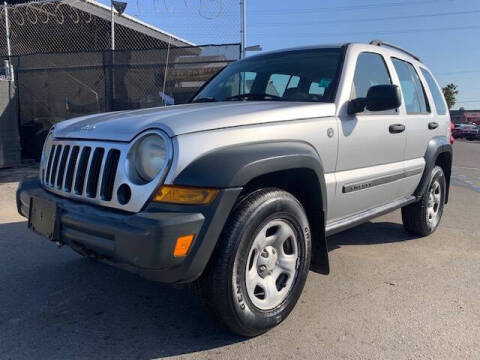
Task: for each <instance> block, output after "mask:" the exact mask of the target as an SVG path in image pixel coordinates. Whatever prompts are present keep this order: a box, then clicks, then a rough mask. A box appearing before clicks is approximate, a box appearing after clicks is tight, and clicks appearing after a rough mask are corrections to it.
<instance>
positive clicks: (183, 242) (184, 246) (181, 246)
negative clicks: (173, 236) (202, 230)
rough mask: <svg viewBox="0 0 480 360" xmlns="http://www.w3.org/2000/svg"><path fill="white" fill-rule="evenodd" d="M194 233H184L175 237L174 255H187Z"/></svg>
mask: <svg viewBox="0 0 480 360" xmlns="http://www.w3.org/2000/svg"><path fill="white" fill-rule="evenodd" d="M193 238H194V235H193V234H191V235H186V236H180V237H179V238H178V239H177V243H176V244H175V250H173V256H174V257H183V256H187V254H188V250H190V246H191V245H192V242H193Z"/></svg>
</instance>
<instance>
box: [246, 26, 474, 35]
mask: <svg viewBox="0 0 480 360" xmlns="http://www.w3.org/2000/svg"><path fill="white" fill-rule="evenodd" d="M472 29H480V25H469V26H457V27H443V28H442V27H439V28H424V29H403V30H396V31H390V30H377V31H350V32H343V33H339V32H335V33H312V32H308V33H298V32H296V33H295V36H301V37H302V38H305V37H313V38H318V37H329V36H344V35H345V36H347V35H369V34H376V35H391V34H393V35H396V34H409V33H422V32H432V31H459V30H472ZM286 30H288V29H286ZM254 34H255V35H261V36H268V35H271V36H275V37H277V36H280V35H282V34H278V33H277V32H276V33H271V32H270V33H254Z"/></svg>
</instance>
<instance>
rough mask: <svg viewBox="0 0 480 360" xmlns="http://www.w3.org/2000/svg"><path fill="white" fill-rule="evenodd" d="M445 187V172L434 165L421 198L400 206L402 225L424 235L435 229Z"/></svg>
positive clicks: (441, 207) (410, 230) (408, 229)
mask: <svg viewBox="0 0 480 360" xmlns="http://www.w3.org/2000/svg"><path fill="white" fill-rule="evenodd" d="M446 188H447V186H446V181H445V174H444V173H443V170H442V168H441V167H440V166H435V167H434V168H433V169H432V172H431V173H430V178H429V183H428V188H427V191H426V192H425V194H424V195H423V196H422V199H421V200H420V201H419V202H416V203H414V204H410V205H408V206H405V207H403V208H402V220H403V225H404V227H405V229H406V230H407V231H408V232H410V233H412V234H415V235H420V236H426V235H430V234H431V233H433V232H434V231H435V230H436V229H437V227H438V225H439V224H440V220H441V218H442V214H443V207H444V203H445V193H446Z"/></svg>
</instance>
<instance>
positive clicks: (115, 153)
mask: <svg viewBox="0 0 480 360" xmlns="http://www.w3.org/2000/svg"><path fill="white" fill-rule="evenodd" d="M119 159H120V151H119V150H117V149H112V150H110V151H109V152H108V155H107V159H106V161H105V168H104V170H103V175H102V185H101V186H100V197H101V198H102V199H103V200H106V201H110V200H112V193H113V185H114V182H115V174H116V173H117V167H118V160H119Z"/></svg>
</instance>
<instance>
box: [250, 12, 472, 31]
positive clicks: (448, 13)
mask: <svg viewBox="0 0 480 360" xmlns="http://www.w3.org/2000/svg"><path fill="white" fill-rule="evenodd" d="M478 13H480V10H470V11H454V12H446V13H436V14H421V15H405V16H391V17H377V18H362V19H340V20H322V21H311V22H302V23H301V24H288V23H282V22H274V23H258V24H255V23H253V24H249V26H250V27H263V26H267V27H270V26H306V25H320V24H338V23H347V22H348V23H352V22H354V23H355V22H357V23H358V22H369V21H390V20H404V19H418V18H427V17H439V16H451V15H468V14H478Z"/></svg>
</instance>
